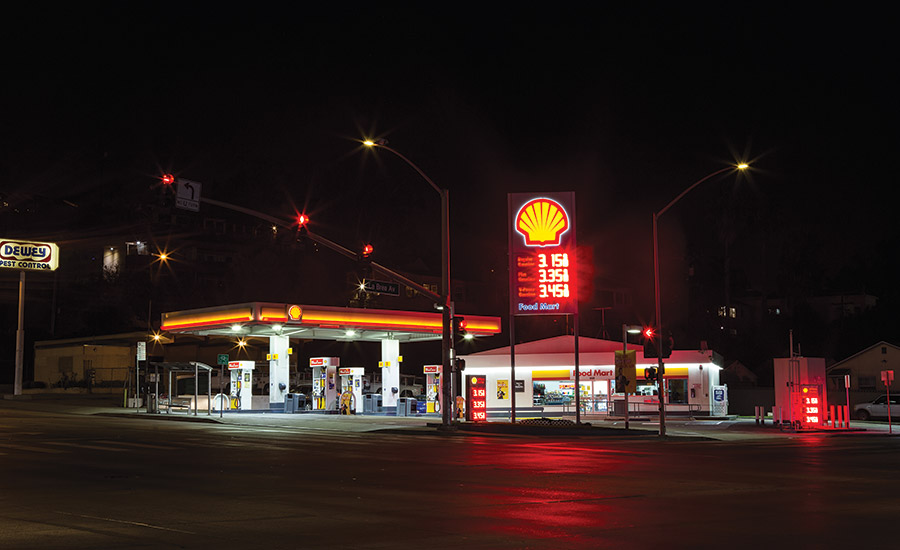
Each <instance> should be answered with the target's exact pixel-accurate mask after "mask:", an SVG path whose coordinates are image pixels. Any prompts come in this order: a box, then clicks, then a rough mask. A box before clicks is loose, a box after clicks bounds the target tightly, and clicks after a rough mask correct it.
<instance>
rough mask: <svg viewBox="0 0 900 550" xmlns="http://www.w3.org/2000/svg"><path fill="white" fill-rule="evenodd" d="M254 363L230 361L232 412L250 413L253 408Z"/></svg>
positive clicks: (230, 406)
mask: <svg viewBox="0 0 900 550" xmlns="http://www.w3.org/2000/svg"><path fill="white" fill-rule="evenodd" d="M254 366H255V363H254V362H253V361H229V362H228V372H229V373H230V374H231V399H230V401H231V403H230V405H229V408H230V409H232V410H239V411H249V410H250V409H252V408H253V368H254Z"/></svg>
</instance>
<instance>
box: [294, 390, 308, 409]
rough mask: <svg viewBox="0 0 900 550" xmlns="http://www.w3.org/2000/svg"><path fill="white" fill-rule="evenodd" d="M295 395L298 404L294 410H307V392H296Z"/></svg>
mask: <svg viewBox="0 0 900 550" xmlns="http://www.w3.org/2000/svg"><path fill="white" fill-rule="evenodd" d="M294 396H295V397H296V399H297V406H296V407H295V408H294V412H300V411H305V410H306V394H304V393H296V394H294Z"/></svg>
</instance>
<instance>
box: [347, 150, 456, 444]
mask: <svg viewBox="0 0 900 550" xmlns="http://www.w3.org/2000/svg"><path fill="white" fill-rule="evenodd" d="M363 145H365V146H366V147H370V148H373V149H374V148H375V147H379V148H381V149H384V150H386V151H390V152H391V153H393V154H395V155H397V156H398V157H400V158H401V159H402V160H403V161H404V162H406V164H408V165H409V166H410V167H412V169H413V170H415V171H416V172H417V173H418V174H419V175H420V176H422V178H423V179H424V180H425V181H427V182H428V185H430V186H431V188H432V189H434V190H435V191H437V193H438V195H440V196H441V304H440V305H441V313H442V317H443V319H442V321H443V322H442V326H443V329H442V335H441V357H442V360H441V363H442V365H443V371H442V372H443V375H442V376H441V394H442V395H443V396H444V399H443V406H442V407H441V425H442V426H443V427H444V428H448V427H450V420H451V414H450V413H451V409H452V403H451V399H452V396H451V395H450V394H451V389H450V376H451V372H450V370H451V355H452V353H453V342H452V340H453V339H452V338H451V336H450V333H451V327H450V320H451V315H452V311H451V309H452V308H451V300H450V192H449V191H448V190H447V189H441V188H440V187H438V186H437V185H435V183H434V182H433V181H431V178H429V177H428V176H427V175H426V174H425V172H423V171H422V169H421V168H419V167H418V166H416V165H415V164H414V163H413V162H412V161H411V160H409V159H408V158H406V157H405V156H403V155H402V154H401V153H400V152H398V151H397V150H395V149H393V148H391V147H388V145H387V140H386V139H378V140H374V141H373V140H370V139H367V140H365V141H363Z"/></svg>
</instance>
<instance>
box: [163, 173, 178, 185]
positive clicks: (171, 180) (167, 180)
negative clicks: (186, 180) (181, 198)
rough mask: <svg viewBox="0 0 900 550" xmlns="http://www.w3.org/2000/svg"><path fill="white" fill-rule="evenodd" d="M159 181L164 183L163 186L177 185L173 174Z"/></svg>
mask: <svg viewBox="0 0 900 550" xmlns="http://www.w3.org/2000/svg"><path fill="white" fill-rule="evenodd" d="M159 179H160V180H161V181H162V182H163V185H172V184H173V183H175V176H173V175H172V174H163V175H162V177H161V178H159Z"/></svg>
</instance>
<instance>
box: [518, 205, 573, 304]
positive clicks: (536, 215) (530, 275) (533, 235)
mask: <svg viewBox="0 0 900 550" xmlns="http://www.w3.org/2000/svg"><path fill="white" fill-rule="evenodd" d="M509 261H510V266H509V292H510V300H509V303H510V313H511V314H513V315H553V314H572V313H577V306H578V302H577V295H576V294H577V293H576V291H575V290H576V288H575V271H576V264H575V193H570V192H568V193H542V194H539V195H532V194H524V193H510V194H509Z"/></svg>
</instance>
